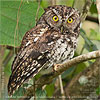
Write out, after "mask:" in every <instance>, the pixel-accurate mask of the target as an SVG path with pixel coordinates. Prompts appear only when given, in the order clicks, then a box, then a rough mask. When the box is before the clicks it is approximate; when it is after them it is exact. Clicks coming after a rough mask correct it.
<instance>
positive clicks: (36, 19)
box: [35, 0, 40, 23]
mask: <svg viewBox="0 0 100 100" xmlns="http://www.w3.org/2000/svg"><path fill="white" fill-rule="evenodd" d="M39 9H40V0H39V1H38V8H37V12H36V17H35V22H36V23H37V21H38V14H39Z"/></svg>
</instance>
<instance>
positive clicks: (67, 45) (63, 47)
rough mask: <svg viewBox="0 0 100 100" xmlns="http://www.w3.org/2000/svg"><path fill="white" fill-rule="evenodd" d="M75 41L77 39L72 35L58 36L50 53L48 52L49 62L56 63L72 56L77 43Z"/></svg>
mask: <svg viewBox="0 0 100 100" xmlns="http://www.w3.org/2000/svg"><path fill="white" fill-rule="evenodd" d="M76 41H77V39H76V38H74V37H71V38H68V37H64V36H62V37H61V38H59V39H58V40H57V41H56V42H55V44H54V48H53V49H52V51H51V54H48V56H49V57H50V62H51V63H53V64H58V63H63V62H64V61H65V60H69V59H70V58H72V57H73V55H74V51H75V49H76V45H77V44H76Z"/></svg>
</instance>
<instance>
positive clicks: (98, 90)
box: [96, 86, 100, 95]
mask: <svg viewBox="0 0 100 100" xmlns="http://www.w3.org/2000/svg"><path fill="white" fill-rule="evenodd" d="M96 93H97V94H98V95H100V86H99V87H98V88H97V89H96Z"/></svg>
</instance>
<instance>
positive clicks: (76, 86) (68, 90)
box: [54, 58, 100, 100]
mask: <svg viewBox="0 0 100 100" xmlns="http://www.w3.org/2000/svg"><path fill="white" fill-rule="evenodd" d="M99 69H100V58H98V59H96V61H95V62H94V63H93V64H91V65H89V66H88V67H86V69H84V70H83V71H82V72H80V73H79V74H78V75H76V76H75V77H73V78H72V80H71V81H70V82H69V83H68V84H66V85H65V86H64V91H65V95H66V97H67V98H69V99H72V98H73V97H74V98H73V99H75V100H76V99H79V97H80V99H81V98H82V97H84V98H85V99H86V98H87V97H88V99H91V100H92V99H93V98H96V99H95V100H97V97H98V96H97V94H96V92H95V91H96V88H98V87H99V84H100V81H99V79H100V75H99V73H100V70H99ZM58 95H60V90H58V91H56V92H55V94H54V97H56V96H58ZM91 96H92V97H91Z"/></svg>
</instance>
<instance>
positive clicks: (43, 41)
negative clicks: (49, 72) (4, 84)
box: [8, 25, 59, 95]
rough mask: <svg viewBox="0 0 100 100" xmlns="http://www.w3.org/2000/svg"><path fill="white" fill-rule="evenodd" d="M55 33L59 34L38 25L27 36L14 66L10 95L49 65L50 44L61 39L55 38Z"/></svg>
mask: <svg viewBox="0 0 100 100" xmlns="http://www.w3.org/2000/svg"><path fill="white" fill-rule="evenodd" d="M42 26H43V25H42ZM38 32H39V33H38ZM53 33H54V35H55V34H58V32H56V31H53V32H52V31H49V30H48V29H47V27H41V25H40V26H39V25H37V26H36V27H34V28H33V29H32V30H30V31H28V32H27V33H26V34H25V36H24V38H23V40H22V44H21V48H20V51H19V52H18V54H17V56H16V57H15V59H14V62H13V64H12V74H11V76H10V78H9V83H8V93H9V95H12V94H13V93H14V92H15V90H16V89H18V88H19V87H20V86H21V85H22V84H23V82H24V81H26V80H27V79H29V78H30V77H34V76H35V75H36V74H37V73H38V72H39V71H40V70H41V69H42V68H43V66H44V65H45V64H47V63H48V57H47V54H48V53H49V52H50V50H52V46H51V45H48V43H50V42H52V41H55V40H56V39H57V38H58V37H59V35H58V37H57V35H55V36H56V37H55V38H54V35H53Z"/></svg>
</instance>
